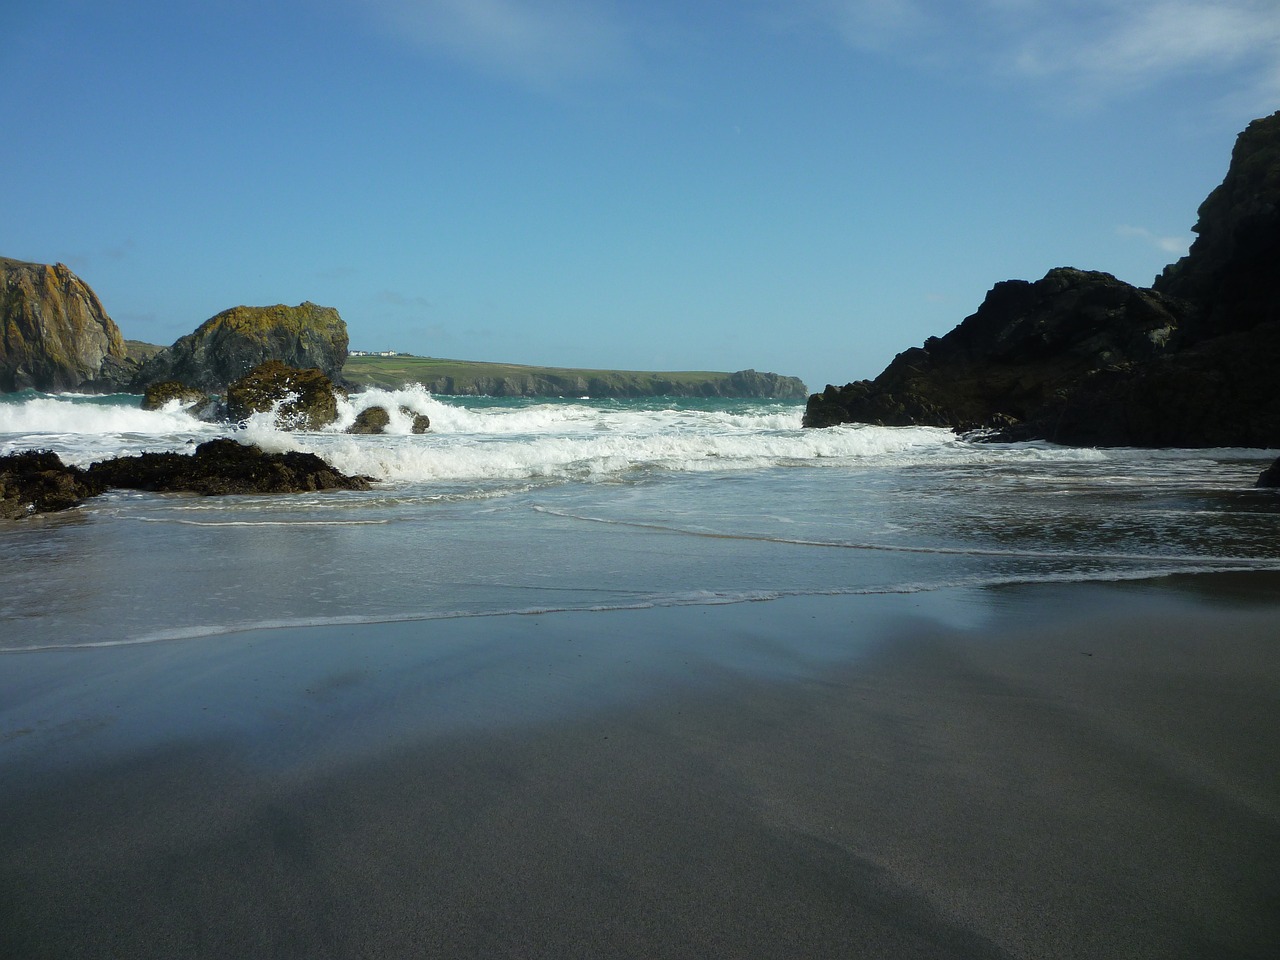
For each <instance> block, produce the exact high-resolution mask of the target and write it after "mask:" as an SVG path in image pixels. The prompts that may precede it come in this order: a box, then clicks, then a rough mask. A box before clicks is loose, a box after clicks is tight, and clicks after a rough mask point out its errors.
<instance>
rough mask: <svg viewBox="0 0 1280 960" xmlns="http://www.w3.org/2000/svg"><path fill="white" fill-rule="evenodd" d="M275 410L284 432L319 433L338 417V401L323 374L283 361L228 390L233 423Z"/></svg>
mask: <svg viewBox="0 0 1280 960" xmlns="http://www.w3.org/2000/svg"><path fill="white" fill-rule="evenodd" d="M272 410H274V411H275V421H276V426H277V427H279V428H280V429H282V430H319V429H320V428H321V427H324V426H327V425H329V424H330V423H333V421H334V420H336V419H337V418H338V400H337V397H336V396H335V394H334V387H333V383H332V381H330V380H329V378H328V377H327V376H325V375H324V374H323V373H322V372H321V371H319V370H315V369H310V370H299V369H297V368H295V367H290V366H287V365H286V364H283V363H281V362H280V361H279V360H268V361H267V362H266V363H263V364H259V365H258V366H257V367H255V368H254V369H253V370H252V371H250V372H249V374H248V375H247V376H244V377H241V378H240V379H239V380H236V381H235V382H234V383H232V384H231V385H230V386H228V387H227V415H228V416H229V417H230V418H231V419H232V420H245V419H248V418H249V417H250V416H252V415H253V414H255V413H268V412H270V411H272Z"/></svg>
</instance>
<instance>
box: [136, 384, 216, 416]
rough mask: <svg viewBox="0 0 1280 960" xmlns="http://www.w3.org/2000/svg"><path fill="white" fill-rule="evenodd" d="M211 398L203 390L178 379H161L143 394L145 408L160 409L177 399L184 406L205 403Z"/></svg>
mask: <svg viewBox="0 0 1280 960" xmlns="http://www.w3.org/2000/svg"><path fill="white" fill-rule="evenodd" d="M208 399H209V397H208V394H206V393H205V392H204V391H203V390H196V389H195V388H193V387H188V386H187V385H186V384H185V383H179V382H178V381H177V380H161V381H160V382H159V383H153V384H151V386H149V387H147V389H146V391H145V392H144V393H143V395H142V409H143V410H159V409H161V408H162V407H163V406H164V405H165V404H167V403H171V402H173V401H175V400H176V401H177V402H178V403H179V404H181V405H182V406H184V407H186V406H191V405H192V404H198V403H204V402H205V401H207V400H208Z"/></svg>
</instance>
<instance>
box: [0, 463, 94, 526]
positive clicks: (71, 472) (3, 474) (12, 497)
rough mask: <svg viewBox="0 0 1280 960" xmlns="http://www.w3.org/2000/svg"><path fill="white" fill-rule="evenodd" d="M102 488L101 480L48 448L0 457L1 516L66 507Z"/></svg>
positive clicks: (17, 515) (2, 517)
mask: <svg viewBox="0 0 1280 960" xmlns="http://www.w3.org/2000/svg"><path fill="white" fill-rule="evenodd" d="M102 489H103V488H102V483H101V482H100V481H99V480H97V479H96V478H94V477H91V476H89V475H88V474H87V473H86V472H85V471H84V470H81V469H80V468H79V467H73V466H68V465H67V464H64V463H63V462H62V458H61V457H59V456H58V455H57V454H56V453H52V452H50V451H48V450H26V451H22V452H19V453H10V454H7V455H5V456H3V457H0V519H5V520H16V519H19V518H21V517H26V516H30V515H31V514H35V513H51V512H53V511H56V510H66V509H68V508H69V507H74V506H75V505H76V504H78V503H80V502H81V501H82V500H84V499H86V498H87V497H92V496H96V495H97V494H99V493H101V492H102Z"/></svg>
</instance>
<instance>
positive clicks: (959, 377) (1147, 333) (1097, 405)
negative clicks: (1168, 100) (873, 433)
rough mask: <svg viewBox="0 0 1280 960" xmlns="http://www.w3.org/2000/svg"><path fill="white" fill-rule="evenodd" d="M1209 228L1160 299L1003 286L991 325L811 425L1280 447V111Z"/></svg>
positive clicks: (1256, 130) (1066, 272)
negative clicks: (1278, 381) (1279, 374)
mask: <svg viewBox="0 0 1280 960" xmlns="http://www.w3.org/2000/svg"><path fill="white" fill-rule="evenodd" d="M1195 231H1196V233H1197V234H1198V238H1197V240H1196V241H1195V243H1194V244H1193V245H1192V247H1191V250H1190V252H1189V253H1188V254H1187V256H1186V257H1183V258H1182V259H1181V260H1180V261H1178V262H1177V263H1176V264H1173V265H1171V266H1170V267H1167V268H1166V269H1165V271H1164V273H1163V274H1162V275H1161V276H1160V277H1159V278H1158V279H1157V280H1156V282H1155V284H1154V286H1153V288H1151V289H1141V288H1137V287H1133V286H1131V285H1129V284H1126V283H1123V282H1121V281H1119V280H1117V279H1115V278H1114V277H1112V276H1110V275H1108V274H1104V273H1095V272H1086V271H1081V270H1073V269H1069V268H1061V269H1057V270H1051V271H1050V272H1049V273H1048V274H1047V275H1046V276H1045V277H1044V279H1042V280H1040V281H1037V282H1035V283H1027V282H1025V281H1018V280H1012V281H1007V282H1005V283H1000V284H997V285H996V286H995V287H994V288H993V289H992V290H991V291H990V293H988V294H987V297H986V299H985V300H984V301H983V303H982V305H981V306H980V307H979V308H978V311H977V312H976V313H974V314H973V315H972V316H970V317H967V318H966V319H965V320H964V321H963V322H962V323H961V324H960V325H959V326H958V327H956V328H955V329H954V330H952V331H951V332H950V333H948V334H947V335H946V336H944V337H941V338H938V337H931V338H930V339H928V340H926V341H925V343H924V345H923V347H917V348H914V349H911V350H907V351H905V352H904V353H901V354H899V355H898V356H897V357H896V358H895V359H894V360H893V362H892V363H890V364H889V366H888V367H887V368H886V369H885V370H884V372H883V373H881V374H880V375H879V376H878V377H876V378H875V379H874V380H870V381H868V380H862V381H857V382H854V383H850V384H846V385H845V386H844V387H839V388H837V387H833V386H828V387H827V389H826V390H825V391H824V392H823V393H820V394H815V395H813V396H812V397H810V399H809V403H808V406H807V409H806V411H805V420H804V422H805V425H806V426H812V427H822V426H831V425H834V424H839V423H846V422H861V423H880V424H886V425H906V424H925V425H935V426H948V427H952V428H953V429H956V430H959V431H966V430H973V429H983V428H985V429H986V430H988V431H991V432H992V435H993V436H994V438H996V439H1005V440H1019V439H1032V438H1039V439H1046V440H1052V441H1056V442H1059V443H1068V444H1089V445H1134V446H1193V447H1204V446H1260V447H1268V446H1280V391H1276V390H1275V388H1274V381H1275V371H1276V370H1277V369H1280V284H1278V283H1277V277H1278V276H1280V113H1276V114H1274V115H1272V116H1270V117H1267V118H1265V119H1262V120H1257V121H1255V122H1254V123H1252V124H1250V125H1249V127H1248V129H1246V130H1245V131H1244V132H1243V133H1242V134H1241V135H1240V137H1239V139H1238V140H1237V143H1236V147H1235V150H1234V151H1233V153H1232V161H1231V167H1230V170H1229V171H1228V173H1227V176H1226V179H1225V180H1224V181H1223V183H1222V185H1221V186H1220V187H1218V188H1217V189H1216V190H1214V191H1213V192H1212V193H1211V194H1210V195H1209V197H1208V198H1207V199H1206V200H1205V202H1204V203H1203V204H1202V205H1201V207H1200V219H1199V222H1198V223H1197V224H1196V227H1195Z"/></svg>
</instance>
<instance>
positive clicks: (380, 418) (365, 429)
mask: <svg viewBox="0 0 1280 960" xmlns="http://www.w3.org/2000/svg"><path fill="white" fill-rule="evenodd" d="M390 422H391V414H389V413H388V412H387V411H386V409H385V408H383V407H368V408H367V409H364V410H361V411H360V412H359V413H358V414H356V419H355V422H354V423H353V424H351V426H350V427H348V428H347V433H385V432H386V430H387V424H389V423H390Z"/></svg>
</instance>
